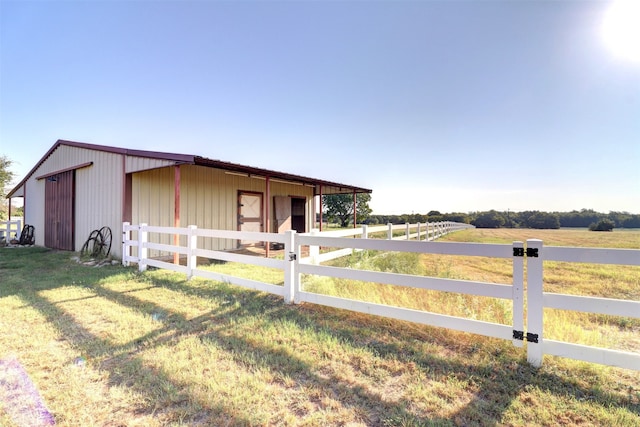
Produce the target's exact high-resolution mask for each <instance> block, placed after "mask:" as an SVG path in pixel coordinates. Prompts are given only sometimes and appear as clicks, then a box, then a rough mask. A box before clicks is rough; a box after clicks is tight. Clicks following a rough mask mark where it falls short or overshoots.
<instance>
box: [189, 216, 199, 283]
mask: <svg viewBox="0 0 640 427" xmlns="http://www.w3.org/2000/svg"><path fill="white" fill-rule="evenodd" d="M187 228H188V230H189V231H188V233H187V280H191V278H192V277H193V270H195V269H196V268H198V256H197V255H196V254H195V253H196V249H198V235H197V234H196V233H194V232H195V231H196V230H197V229H198V226H196V225H190V226H189V227H187Z"/></svg>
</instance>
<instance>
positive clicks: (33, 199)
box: [26, 145, 123, 257]
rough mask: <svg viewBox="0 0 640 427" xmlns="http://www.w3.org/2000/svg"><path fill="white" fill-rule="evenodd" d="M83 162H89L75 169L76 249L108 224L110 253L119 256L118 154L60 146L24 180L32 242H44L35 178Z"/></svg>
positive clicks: (40, 199)
mask: <svg viewBox="0 0 640 427" xmlns="http://www.w3.org/2000/svg"><path fill="white" fill-rule="evenodd" d="M87 162H93V165H91V166H89V167H85V168H82V169H78V170H76V171H75V174H76V178H75V188H76V193H75V195H76V199H75V239H74V247H75V250H76V251H78V250H80V249H81V247H82V244H83V243H84V241H85V240H86V239H87V237H88V236H89V233H91V231H92V230H94V229H97V228H101V227H103V226H108V227H110V228H111V231H112V235H113V242H112V247H111V253H112V255H113V256H115V257H120V256H121V249H122V248H121V247H120V236H121V235H122V188H123V181H122V179H123V174H122V157H121V155H119V154H114V153H108V152H104V151H96V150H89V149H86V148H79V147H71V146H66V145H60V146H59V147H58V148H57V149H56V150H55V151H54V152H53V153H51V155H50V156H49V157H48V158H47V159H46V160H45V161H44V162H43V163H42V164H41V165H40V167H39V168H38V169H37V170H36V171H35V172H34V173H33V175H32V178H30V179H29V181H28V182H27V197H26V199H27V201H26V203H27V215H28V220H29V221H31V223H32V225H34V226H35V227H36V244H39V245H44V186H45V180H43V179H41V180H36V177H39V176H42V175H46V174H49V173H52V172H56V171H59V170H63V169H67V168H72V167H75V166H78V165H81V164H84V163H87Z"/></svg>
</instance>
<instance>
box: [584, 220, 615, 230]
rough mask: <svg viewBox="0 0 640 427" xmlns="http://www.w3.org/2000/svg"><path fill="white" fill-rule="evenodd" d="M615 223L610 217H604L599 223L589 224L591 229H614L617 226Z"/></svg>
mask: <svg viewBox="0 0 640 427" xmlns="http://www.w3.org/2000/svg"><path fill="white" fill-rule="evenodd" d="M615 226H616V225H615V223H614V222H613V221H611V220H610V219H603V220H601V221H600V222H598V223H597V224H595V223H593V224H591V225H590V226H589V230H591V231H613V228H614V227H615Z"/></svg>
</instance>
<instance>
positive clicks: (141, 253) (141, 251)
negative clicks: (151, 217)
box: [138, 224, 148, 272]
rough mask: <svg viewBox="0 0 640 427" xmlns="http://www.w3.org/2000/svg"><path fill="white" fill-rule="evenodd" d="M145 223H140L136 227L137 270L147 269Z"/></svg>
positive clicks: (146, 233)
mask: <svg viewBox="0 0 640 427" xmlns="http://www.w3.org/2000/svg"><path fill="white" fill-rule="evenodd" d="M147 241H148V232H147V224H140V226H139V227H138V271H141V272H142V271H146V270H147V251H148V249H147Z"/></svg>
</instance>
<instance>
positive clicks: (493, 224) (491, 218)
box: [471, 210, 505, 228]
mask: <svg viewBox="0 0 640 427" xmlns="http://www.w3.org/2000/svg"><path fill="white" fill-rule="evenodd" d="M504 223H505V220H504V217H503V216H502V215H500V213H499V212H496V211H494V210H492V211H489V212H482V213H481V214H479V215H478V216H477V217H476V219H475V220H473V221H471V224H473V225H475V226H476V227H478V228H500V227H502V226H503V225H504Z"/></svg>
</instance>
